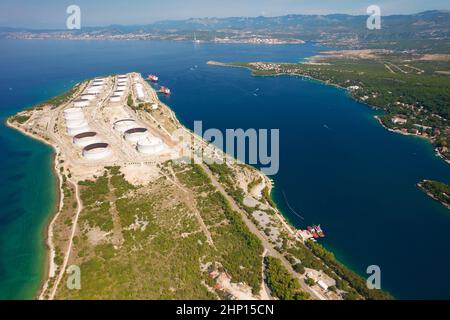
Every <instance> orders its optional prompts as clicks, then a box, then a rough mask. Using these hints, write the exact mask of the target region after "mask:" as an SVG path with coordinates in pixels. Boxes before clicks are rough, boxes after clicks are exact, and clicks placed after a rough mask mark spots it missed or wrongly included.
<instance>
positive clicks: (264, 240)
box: [201, 164, 326, 300]
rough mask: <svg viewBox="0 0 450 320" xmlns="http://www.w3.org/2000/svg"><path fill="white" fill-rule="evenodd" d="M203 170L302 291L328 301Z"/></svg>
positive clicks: (212, 177)
mask: <svg viewBox="0 0 450 320" xmlns="http://www.w3.org/2000/svg"><path fill="white" fill-rule="evenodd" d="M201 166H202V168H203V169H204V170H205V172H206V173H207V174H208V176H209V178H210V179H211V182H212V184H213V185H214V186H215V187H216V188H217V190H219V191H220V192H221V193H222V195H223V196H224V197H225V198H226V199H227V200H228V201H229V202H230V204H231V207H232V208H233V210H235V211H236V212H239V213H240V214H241V217H242V220H243V221H244V222H245V224H246V225H247V227H248V228H249V229H250V231H251V232H252V233H254V234H255V235H256V236H257V237H258V238H259V239H260V240H261V242H262V245H263V247H264V248H265V249H266V250H267V254H268V255H270V256H273V257H275V258H278V259H280V260H281V262H282V263H283V265H284V266H285V267H286V269H287V270H288V271H289V272H290V273H291V274H292V275H293V276H294V277H296V278H297V279H298V280H299V282H300V286H301V287H302V289H303V290H304V291H306V292H308V293H310V294H311V298H313V299H315V300H326V298H325V297H323V296H322V295H320V294H318V293H317V292H315V291H314V290H312V289H311V287H309V286H308V285H307V284H306V283H305V281H304V279H303V278H302V277H301V276H300V275H299V274H298V273H297V272H295V270H294V269H293V268H292V266H291V264H290V263H289V261H287V260H286V258H285V257H284V256H283V255H282V254H281V253H279V252H278V251H277V250H275V248H274V247H273V245H272V244H270V242H269V241H268V240H267V238H266V237H264V236H263V235H262V233H261V231H260V230H259V229H258V228H257V227H256V226H255V224H254V223H253V222H252V221H251V220H250V219H249V218H248V217H247V215H246V213H245V212H244V211H243V210H242V209H241V208H240V207H239V206H238V205H237V204H236V202H235V201H234V199H233V198H232V197H231V196H230V195H228V193H227V192H226V191H225V189H224V188H223V186H222V185H221V184H220V183H219V182H218V181H217V179H216V177H215V176H214V175H213V173H212V172H211V170H209V168H208V167H207V166H206V165H205V164H202V165H201Z"/></svg>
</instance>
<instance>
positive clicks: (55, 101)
mask: <svg viewBox="0 0 450 320" xmlns="http://www.w3.org/2000/svg"><path fill="white" fill-rule="evenodd" d="M80 85H81V84H77V85H76V86H74V87H72V88H71V89H70V90H69V91H66V92H64V93H63V94H60V95H59V96H56V97H53V98H50V99H48V100H46V101H44V102H42V103H40V104H38V105H36V106H34V107H32V108H30V109H40V108H42V107H43V106H46V105H50V106H52V108H56V107H58V106H60V105H62V104H64V103H67V102H69V100H70V99H71V98H72V97H73V95H74V94H75V92H77V91H78V89H79V88H80Z"/></svg>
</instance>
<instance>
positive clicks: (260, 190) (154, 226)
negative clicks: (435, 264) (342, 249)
mask: <svg viewBox="0 0 450 320" xmlns="http://www.w3.org/2000/svg"><path fill="white" fill-rule="evenodd" d="M7 123H8V125H9V126H11V127H13V128H15V129H17V130H19V131H21V132H22V133H24V134H26V135H28V136H30V137H32V138H34V139H38V140H40V141H43V142H45V143H47V144H49V145H51V146H52V147H53V148H54V150H55V160H54V169H55V171H56V174H57V176H58V180H59V183H58V189H59V195H60V197H59V203H58V204H57V208H56V213H55V214H54V216H53V217H52V219H51V221H49V226H48V234H47V239H46V242H47V246H48V258H47V261H48V262H47V263H48V268H47V274H46V275H45V277H44V281H43V284H42V288H41V290H40V292H39V293H38V295H37V297H38V298H39V299H50V300H52V299H296V300H304V299H318V300H328V299H333V300H340V299H390V298H392V297H391V296H390V295H389V294H387V293H385V292H383V291H381V290H369V289H368V288H367V286H366V282H365V280H364V279H363V278H361V277H360V276H358V275H357V274H355V273H354V272H352V271H351V270H349V269H348V268H346V267H345V266H344V265H343V264H341V263H340V262H338V261H337V260H336V259H335V257H334V255H333V254H332V253H330V252H328V251H327V250H325V249H324V248H323V247H322V246H321V245H320V244H318V243H316V242H313V241H311V240H309V239H307V238H305V237H304V236H303V234H304V233H302V232H301V231H299V230H296V229H294V228H293V227H292V226H290V225H289V223H288V222H287V221H286V220H285V219H284V218H283V216H282V215H281V213H280V212H279V211H278V209H277V208H276V206H275V203H274V202H273V200H272V199H271V197H270V191H271V188H272V184H271V181H270V180H269V179H268V178H267V177H266V176H265V175H263V174H262V173H261V172H259V171H258V170H256V169H255V168H253V167H250V166H248V165H245V164H242V163H240V162H238V161H225V162H224V163H222V164H219V162H217V163H216V164H207V163H205V162H202V161H193V162H192V161H186V159H185V158H184V157H183V156H182V155H183V144H180V143H179V140H177V139H176V137H177V135H176V134H175V133H178V135H179V134H180V133H183V135H184V139H188V140H191V141H194V142H195V143H194V144H193V146H194V147H193V149H192V150H191V151H192V154H194V155H195V154H197V153H198V152H200V151H201V152H202V153H205V152H206V154H208V156H209V157H212V158H220V159H229V156H228V155H226V154H224V153H223V152H222V151H221V150H218V149H216V148H215V147H214V146H213V145H210V144H208V143H207V142H206V141H203V140H202V139H201V138H200V137H198V136H196V135H194V134H193V133H192V132H191V131H189V130H187V129H186V128H184V127H183V126H182V125H181V124H180V122H179V121H178V120H177V118H176V116H175V114H174V112H173V111H172V110H171V109H170V108H169V107H168V106H167V105H165V104H164V103H162V102H161V101H160V100H159V98H158V93H157V92H156V91H155V90H154V89H153V88H152V86H151V85H150V84H149V83H147V82H146V81H145V80H144V79H143V77H142V76H141V75H140V74H138V73H129V74H122V75H111V76H103V77H98V78H95V79H91V80H87V81H84V82H82V83H79V84H77V85H76V86H75V87H74V88H72V89H71V90H70V91H68V92H67V93H65V94H63V95H61V96H59V97H56V98H53V99H51V100H49V101H47V102H44V103H41V104H39V105H37V106H35V107H33V108H30V109H27V110H25V111H22V112H19V113H18V114H16V115H15V116H12V117H10V118H9V119H8V121H7ZM183 141H187V140H183ZM174 155H180V157H176V156H174ZM180 159H181V160H185V161H180ZM208 163H209V162H208ZM77 267H78V268H79V270H80V281H81V282H80V287H76V288H73V287H71V286H70V285H68V284H70V275H71V270H73V269H74V268H75V269H76V268H77Z"/></svg>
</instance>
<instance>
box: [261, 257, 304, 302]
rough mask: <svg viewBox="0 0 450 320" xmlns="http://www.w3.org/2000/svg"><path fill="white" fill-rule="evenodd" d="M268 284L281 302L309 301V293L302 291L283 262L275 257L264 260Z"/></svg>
mask: <svg viewBox="0 0 450 320" xmlns="http://www.w3.org/2000/svg"><path fill="white" fill-rule="evenodd" d="M264 262H265V265H266V269H265V274H266V277H267V284H268V286H269V288H270V290H271V291H272V293H273V294H274V295H275V296H276V297H277V298H279V299H280V300H308V299H309V293H307V292H304V291H301V289H300V284H299V282H298V280H297V279H296V278H293V277H292V276H291V274H290V273H289V271H288V270H287V269H286V268H285V267H284V266H283V265H282V263H281V261H280V260H279V259H277V258H274V257H266V258H265V259H264Z"/></svg>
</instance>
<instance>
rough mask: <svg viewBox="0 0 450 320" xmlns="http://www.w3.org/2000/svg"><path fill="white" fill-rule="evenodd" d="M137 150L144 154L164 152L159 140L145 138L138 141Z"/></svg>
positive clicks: (162, 144)
mask: <svg viewBox="0 0 450 320" xmlns="http://www.w3.org/2000/svg"><path fill="white" fill-rule="evenodd" d="M137 150H138V151H139V152H140V153H144V154H155V153H159V152H161V151H163V150H164V143H163V142H162V140H161V139H160V138H156V137H146V138H144V139H141V140H139V142H138V144H137Z"/></svg>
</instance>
